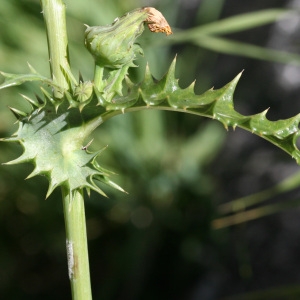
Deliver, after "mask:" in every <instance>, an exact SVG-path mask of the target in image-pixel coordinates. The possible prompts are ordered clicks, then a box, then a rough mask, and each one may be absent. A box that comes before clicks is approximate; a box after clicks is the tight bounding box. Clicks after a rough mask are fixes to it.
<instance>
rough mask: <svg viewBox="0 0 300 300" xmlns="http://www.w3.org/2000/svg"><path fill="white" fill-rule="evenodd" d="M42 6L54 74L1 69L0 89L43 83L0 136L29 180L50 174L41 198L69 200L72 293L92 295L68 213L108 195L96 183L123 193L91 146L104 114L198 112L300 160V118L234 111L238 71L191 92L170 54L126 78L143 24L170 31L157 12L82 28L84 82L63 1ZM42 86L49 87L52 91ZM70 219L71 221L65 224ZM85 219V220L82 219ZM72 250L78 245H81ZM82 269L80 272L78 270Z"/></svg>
mask: <svg viewBox="0 0 300 300" xmlns="http://www.w3.org/2000/svg"><path fill="white" fill-rule="evenodd" d="M42 6H43V12H44V17H45V21H46V27H47V34H48V43H49V55H50V62H51V72H52V78H51V79H49V78H46V77H44V76H42V75H40V74H38V73H37V72H36V71H35V70H34V69H33V67H31V66H30V70H31V73H30V74H22V75H14V74H8V73H4V72H2V73H1V74H2V75H3V76H4V78H5V81H4V82H3V84H2V85H1V86H0V88H6V87H10V86H14V85H18V84H21V83H23V82H25V81H41V83H42V84H44V86H41V95H40V96H37V97H36V98H31V97H28V96H25V95H23V98H24V99H25V100H26V101H28V102H29V104H30V105H31V111H30V112H29V113H25V112H23V111H20V110H19V109H16V108H10V109H11V111H12V112H13V113H14V115H15V116H16V118H17V120H18V125H19V127H18V130H17V132H16V133H15V134H13V136H11V137H9V138H4V139H2V141H5V142H17V143H20V144H21V145H22V147H23V149H24V151H23V153H22V155H21V156H20V157H18V158H16V159H14V160H12V161H10V162H8V163H7V164H19V163H24V162H30V163H32V164H33V165H34V170H33V171H32V173H31V174H29V176H28V177H33V176H36V175H44V176H46V177H47V178H48V179H49V188H48V192H47V194H46V197H48V196H49V195H50V194H51V193H52V191H53V190H54V189H55V188H56V187H59V186H60V187H61V188H62V191H63V197H64V198H65V199H67V200H66V201H65V207H66V208H65V218H66V231H67V249H68V261H69V276H70V280H71V283H72V291H73V296H74V298H76V297H78V299H89V296H87V295H88V294H89V293H90V291H89V285H90V283H89V279H86V280H85V281H84V283H83V285H84V288H83V289H82V288H81V290H80V289H79V291H78V290H76V284H77V283H78V282H77V281H79V279H80V278H81V276H85V277H88V263H87V260H85V261H84V262H83V265H84V264H87V266H85V267H82V265H81V261H80V259H78V257H80V255H79V254H78V253H77V252H76V251H78V252H79V251H81V250H82V249H81V248H80V247H84V246H82V245H81V244H80V242H79V241H78V240H76V238H77V236H76V234H77V232H76V228H75V230H74V227H75V226H82V228H81V229H82V230H81V231H82V234H81V235H82V236H81V238H83V239H86V236H85V225H84V210H83V208H82V204H81V207H80V208H79V209H78V210H79V211H80V213H77V215H76V212H74V215H73V216H69V215H71V214H72V211H73V209H74V207H75V205H76V203H77V202H78V201H79V200H78V199H81V200H82V199H83V198H82V197H83V194H82V191H83V190H84V189H85V190H87V192H88V193H89V191H90V190H94V191H96V192H98V193H99V194H101V195H105V193H104V192H103V190H102V188H100V187H99V185H98V182H100V183H101V182H102V183H105V184H108V185H110V186H112V187H114V188H116V189H119V190H120V191H123V189H122V188H121V187H119V186H118V185H117V184H115V183H114V182H113V181H112V180H111V179H110V175H111V172H110V171H108V170H106V169H104V168H103V167H102V166H101V165H100V164H99V162H98V160H97V158H98V156H99V155H100V154H101V153H102V151H103V150H104V149H101V150H99V151H97V152H94V153H92V152H90V151H89V149H88V146H89V145H90V143H91V141H92V139H91V134H92V132H93V130H94V129H95V128H97V127H98V126H99V125H101V124H102V123H103V122H105V121H106V120H107V119H109V118H111V117H113V116H115V115H118V114H124V113H127V112H132V111H138V110H143V109H145V110H147V109H160V110H169V111H176V112H183V113H190V114H195V115H199V116H202V117H208V118H212V119H216V120H218V121H220V122H221V123H222V124H223V125H224V126H225V128H226V129H227V128H229V127H233V128H236V127H241V128H243V129H245V130H248V131H250V132H252V133H255V134H257V135H259V136H261V137H262V138H264V139H266V140H268V141H270V142H271V143H273V144H275V145H276V146H278V147H280V148H281V149H283V150H284V151H286V152H287V153H288V154H290V155H291V156H292V157H293V158H295V159H296V161H297V163H299V162H300V151H299V150H298V148H297V146H296V142H297V139H298V137H299V134H300V133H299V121H300V115H296V116H295V117H292V118H290V119H287V120H279V121H275V122H272V121H269V120H268V119H267V118H266V114H267V111H264V112H261V113H258V114H255V115H251V116H243V115H241V114H240V113H238V112H237V111H235V109H234V105H233V93H234V90H235V87H236V85H237V82H238V80H239V78H240V76H241V74H239V75H238V76H237V77H236V78H234V79H233V80H232V81H231V82H229V83H228V84H227V85H225V86H224V87H222V88H220V89H217V90H214V89H210V90H208V91H206V92H205V93H204V94H202V95H196V94H195V93H194V83H192V84H191V85H190V86H189V87H188V88H185V89H181V88H180V87H179V85H178V80H177V79H176V78H175V75H174V74H175V65H176V60H175V59H174V61H173V63H172V64H171V66H170V68H169V70H168V72H167V73H166V75H165V76H164V77H163V78H162V79H160V80H156V79H154V78H153V77H152V75H151V72H150V70H149V68H148V67H146V71H145V76H144V79H143V80H142V81H141V82H140V83H133V82H132V81H131V80H130V78H128V69H129V68H131V67H137V66H136V65H135V64H134V61H135V59H136V58H137V56H138V55H140V54H142V53H143V51H142V49H141V47H140V46H139V45H138V44H136V43H135V41H136V39H137V38H138V37H139V36H140V35H141V34H142V32H143V30H144V25H145V24H146V25H148V27H149V29H150V30H151V31H153V32H164V33H166V35H169V34H171V33H172V31H171V28H170V26H169V25H168V23H167V21H166V20H165V18H164V17H163V16H162V14H161V13H160V12H158V11H157V10H156V9H154V8H150V7H146V8H139V9H136V10H134V11H131V12H129V13H127V14H126V15H124V16H123V17H121V18H117V19H116V20H115V21H114V22H113V23H112V24H111V25H107V26H93V27H90V26H87V28H86V31H85V46H86V48H87V50H88V51H89V52H90V53H91V55H92V56H93V57H94V60H95V75H94V79H93V81H83V80H82V78H80V80H79V82H78V81H77V80H76V79H75V78H74V76H73V74H72V73H71V71H70V66H69V61H68V53H67V52H66V51H67V50H66V49H67V39H66V34H65V33H66V30H65V15H64V5H63V4H62V3H61V1H59V0H55V1H42ZM51 22H52V24H51ZM53 22H54V24H55V26H54V25H53ZM59 22H61V23H59ZM58 33H59V34H58ZM64 34H65V37H64V39H62V40H57V36H60V35H63V36H64ZM57 49H58V50H57ZM58 51H60V52H58ZM45 86H46V87H45ZM47 86H50V87H51V88H52V91H49V90H48V89H47ZM79 202H80V201H79ZM79 202H78V203H79ZM68 218H73V219H72V220H71V219H70V220H71V221H70V220H69V219H68ZM78 220H79V221H78ZM82 220H83V222H80V221H82ZM78 224H79V225H78ZM85 243H86V242H85ZM79 244H80V245H79ZM83 244H84V243H83ZM76 247H79V248H78V249H79V250H78V249H77V248H76ZM83 252H84V253H83V254H82V255H85V256H86V257H87V250H86V248H84V249H83ZM75 254H76V255H75ZM75 258H76V259H77V260H76V259H75ZM83 269H85V271H82V270H83ZM83 274H85V275H83ZM80 297H82V298H80Z"/></svg>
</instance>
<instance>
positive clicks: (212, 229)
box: [0, 0, 300, 300]
mask: <svg viewBox="0 0 300 300" xmlns="http://www.w3.org/2000/svg"><path fill="white" fill-rule="evenodd" d="M66 3H67V22H68V29H69V39H70V58H71V66H72V68H73V71H74V74H79V71H80V72H81V74H82V75H83V77H84V79H92V76H93V71H94V69H93V60H92V58H91V57H90V55H89V53H88V52H87V51H86V50H85V48H84V44H83V40H84V36H83V34H84V30H85V27H84V25H83V24H89V25H105V24H110V23H112V21H113V20H114V19H115V18H116V17H118V16H122V15H123V14H124V13H125V12H127V11H130V10H132V9H135V8H136V7H142V6H154V7H156V8H157V9H159V10H160V11H161V12H162V13H163V14H164V15H165V17H166V18H167V20H168V21H169V23H170V25H171V26H172V29H173V31H174V36H175V35H176V32H180V31H182V30H185V29H189V28H192V27H196V26H199V25H203V24H206V23H209V22H213V21H216V20H219V19H224V18H227V17H231V16H235V15H239V14H242V13H249V12H255V11H260V10H263V9H270V8H285V7H293V8H294V9H299V8H300V1H296V0H290V1H287V0H280V1H279V0H277V1H275V0H272V1H271V0H265V1H260V0H255V1H253V0H243V1H237V0H206V1H204V0H203V1H201V0H160V1H158V0H157V1H155V0H153V1H150V0H148V1H146V0H144V1H137V0H128V1H123V0H110V1H108V0H106V1H104V0H97V1H96V0H87V1H86V0H85V1H83V0H79V1H71V0H68V1H66ZM0 24H1V27H0V28H1V29H0V69H1V70H3V71H5V72H8V73H26V72H28V67H27V62H29V63H30V64H31V65H33V67H34V68H35V69H36V70H37V71H39V72H40V73H42V74H44V75H47V76H49V65H48V54H47V39H46V34H45V27H44V23H43V18H42V14H41V7H40V4H39V1H37V0H27V1H25V0H23V1H22V0H10V1H0ZM224 37H226V38H230V39H231V40H235V41H239V42H243V43H249V44H253V45H256V46H262V47H266V48H271V49H277V50H282V51H289V52H293V53H299V40H300V39H299V38H300V18H299V17H298V16H294V17H291V18H290V19H288V20H285V21H280V22H276V23H272V24H269V25H265V26H261V27H258V28H255V29H251V30H247V31H242V32H237V33H234V34H230V35H226V36H224ZM166 39H172V36H171V37H168V38H165V36H164V35H163V34H157V35H153V34H151V33H150V32H148V30H147V29H146V30H145V33H144V34H143V37H141V39H140V43H141V45H142V46H143V47H144V52H145V56H144V58H140V59H139V60H138V64H139V65H140V66H141V68H143V67H144V66H145V62H146V61H148V62H149V66H150V69H151V71H152V73H153V75H154V77H156V78H158V79H159V78H161V77H162V76H163V74H164V73H165V72H166V71H167V69H168V67H169V65H170V63H171V61H172V60H173V58H174V57H175V55H176V54H177V69H176V74H177V76H178V78H179V84H180V85H181V86H182V87H186V86H188V85H189V84H190V83H191V82H192V81H193V80H194V79H196V80H197V81H196V91H197V93H202V92H204V91H206V90H207V89H209V88H211V87H212V86H214V87H215V88H220V87H222V86H223V85H225V84H226V83H227V82H229V81H231V80H232V79H233V78H234V77H235V76H236V75H237V74H238V73H239V72H241V71H242V70H244V73H243V76H242V78H241V80H240V82H239V84H238V86H237V90H236V93H235V107H236V109H237V111H239V112H240V113H243V114H246V115H249V114H254V113H258V112H261V111H263V110H265V109H267V108H269V107H270V110H269V112H268V117H269V118H270V119H271V120H278V119H282V118H288V117H292V116H294V115H296V114H297V113H298V112H300V97H299V92H300V68H299V67H296V66H293V65H290V64H282V63H279V62H272V61H265V60H259V59H253V58H247V57H244V56H235V55H233V54H231V55H230V54H222V53H219V52H216V51H211V50H209V49H203V48H201V47H198V46H196V45H195V43H192V42H190V43H181V44H175V43H172V42H166ZM167 41H168V40H167ZM220 51H221V52H222V49H221V46H220ZM233 52H234V51H233ZM141 74H142V73H141V71H139V70H138V69H134V70H131V77H132V78H133V80H136V81H137V80H139V79H140V78H141ZM19 93H21V94H25V95H29V96H30V95H33V94H34V93H39V89H38V85H37V84H24V85H22V86H20V87H14V88H11V89H7V90H1V91H0V98H1V103H0V135H1V137H5V136H9V135H11V134H12V133H13V132H14V131H16V130H17V125H16V124H14V122H15V117H14V116H13V114H12V113H11V112H10V111H9V109H8V107H7V106H12V107H17V108H21V109H25V110H26V109H28V108H26V106H25V103H24V101H22V98H21V96H20V95H19ZM93 137H94V138H95V140H94V142H93V145H92V147H93V149H94V150H97V149H100V148H103V147H104V146H106V145H109V147H108V148H107V149H106V150H105V151H104V154H103V155H102V156H101V157H100V158H99V163H100V164H102V165H103V166H104V167H106V168H108V169H112V170H114V171H115V172H116V173H117V174H118V175H115V176H114V177H113V180H115V181H116V182H118V184H120V185H121V186H122V187H123V188H124V189H125V190H126V191H128V193H129V194H128V195H126V194H122V193H120V192H117V191H114V190H112V189H110V188H108V187H105V186H104V187H103V189H104V190H105V192H106V193H107V194H108V195H109V198H108V199H106V198H103V197H102V196H100V195H98V194H96V193H93V192H92V193H91V196H90V197H89V198H88V197H87V198H86V218H87V229H88V238H89V255H90V268H91V277H92V289H93V296H94V299H95V300H97V299H104V300H106V299H107V300H135V299H137V300H138V299H143V300H152V299H175V300H177V299H178V300H179V299H189V300H198V299H201V300H210V299H299V297H300V271H299V270H300V256H299V251H300V218H299V217H300V210H299V208H298V202H299V195H300V189H297V188H296V189H293V190H289V191H287V192H285V193H280V189H279V188H278V190H279V191H277V192H276V193H273V196H272V197H269V194H268V193H267V194H268V195H267V197H262V199H263V200H266V201H264V202H259V201H258V200H257V201H258V203H257V204H256V206H255V207H254V208H256V210H253V211H252V213H251V214H250V215H249V214H248V215H247V214H242V213H239V215H238V216H239V217H238V218H233V219H232V220H233V221H232V222H228V223H226V221H224V219H222V218H223V211H222V209H221V208H220V205H222V204H224V203H227V202H230V201H232V200H234V199H240V198H241V197H245V196H248V195H252V194H255V193H258V192H261V191H264V190H265V189H268V188H270V187H272V186H278V184H279V183H280V182H282V180H284V179H286V178H289V176H296V175H297V174H298V173H297V172H299V168H298V166H297V164H296V162H295V161H294V160H293V159H292V158H291V157H289V156H288V155H287V154H286V153H284V152H283V151H282V150H280V149H278V148H276V147H275V146H273V145H272V144H269V143H268V142H266V141H265V140H263V139H260V138H259V137H257V136H255V135H252V134H251V133H249V132H245V131H242V130H239V129H236V130H235V131H233V130H232V129H231V128H230V129H229V131H228V132H227V131H226V130H225V129H224V127H223V126H222V124H220V123H218V122H217V121H213V120H208V119H204V118H200V117H197V116H193V115H187V114H180V113H171V112H160V111H143V112H139V113H136V114H127V115H126V114H125V115H121V116H118V117H115V118H112V119H110V120H109V121H108V122H106V123H105V124H103V125H102V126H100V127H99V129H97V131H96V132H95V133H94V135H93ZM21 152H22V149H21V148H20V147H19V146H18V145H15V144H7V143H1V145H0V162H1V163H3V162H6V161H9V160H11V159H13V158H16V157H17V156H18V154H20V153H21ZM32 169H33V166H32V165H26V164H24V165H18V166H7V165H2V166H1V168H0V298H1V299H10V300H14V299H31V300H35V299H44V300H47V299H71V292H70V286H69V279H68V274H67V260H66V251H65V233H64V221H63V212H62V203H61V200H60V198H61V196H60V190H59V189H57V190H56V191H55V193H53V194H52V195H51V196H50V197H49V199H47V200H46V201H45V200H44V199H45V195H46V192H47V181H46V179H45V178H43V177H37V178H33V179H28V180H24V179H25V178H26V176H27V175H28V174H29V173H30V171H31V170H32ZM298 177H299V175H298ZM299 181H300V180H299V179H298V182H299ZM297 185H299V184H296V186H297ZM270 194H272V193H270ZM265 198H266V199H265ZM254 199H258V198H256V197H254ZM237 204H238V205H243V199H240V200H239V201H238V202H237ZM221 207H222V206H221ZM236 214H238V213H236ZM232 215H233V216H234V215H235V214H234V213H233V214H232ZM216 219H218V220H219V221H218V222H216V221H214V220H216ZM248 219H251V220H249V221H247V220H248ZM237 220H238V221H237Z"/></svg>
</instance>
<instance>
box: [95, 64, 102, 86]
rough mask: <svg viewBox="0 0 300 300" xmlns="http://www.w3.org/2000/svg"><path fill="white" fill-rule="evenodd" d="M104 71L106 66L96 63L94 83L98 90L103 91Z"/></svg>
mask: <svg viewBox="0 0 300 300" xmlns="http://www.w3.org/2000/svg"><path fill="white" fill-rule="evenodd" d="M103 72H104V68H103V67H101V66H99V65H97V64H96V63H95V71H94V85H95V87H96V88H97V89H98V91H102V88H103Z"/></svg>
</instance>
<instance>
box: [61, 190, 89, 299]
mask: <svg viewBox="0 0 300 300" xmlns="http://www.w3.org/2000/svg"><path fill="white" fill-rule="evenodd" d="M62 192H63V204H64V216H65V225H66V245H67V257H68V270H69V279H70V282H71V288H72V299H73V300H91V299H92V292H91V283H90V270H89V257H88V247H87V237H86V225H85V212H84V199H83V195H82V192H75V195H74V197H72V195H71V194H70V193H69V191H68V190H66V189H63V191H62Z"/></svg>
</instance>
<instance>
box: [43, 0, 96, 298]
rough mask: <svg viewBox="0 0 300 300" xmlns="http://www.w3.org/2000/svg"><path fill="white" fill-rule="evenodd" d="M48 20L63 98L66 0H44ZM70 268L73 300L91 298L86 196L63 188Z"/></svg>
mask: <svg viewBox="0 0 300 300" xmlns="http://www.w3.org/2000/svg"><path fill="white" fill-rule="evenodd" d="M41 5H42V9H43V14H44V19H45V23H46V30H47V38H48V49H49V58H50V69H51V75H52V79H53V81H54V82H55V83H56V84H57V85H58V86H60V87H62V90H61V89H54V91H53V93H54V97H56V98H61V97H62V96H63V91H64V90H65V89H68V88H69V83H68V82H67V80H66V76H65V74H66V73H67V74H71V70H70V66H69V61H68V39H67V29H66V16H65V4H64V3H63V2H62V1H61V0H41ZM62 195H63V204H64V218H65V226H66V243H67V254H68V270H69V278H70V281H71V288H72V298H73V300H90V299H92V292H91V284H90V271H89V259H88V248H87V237H86V225H85V212H84V199H83V194H82V192H75V194H74V195H71V194H69V192H68V190H67V189H64V188H62Z"/></svg>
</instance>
